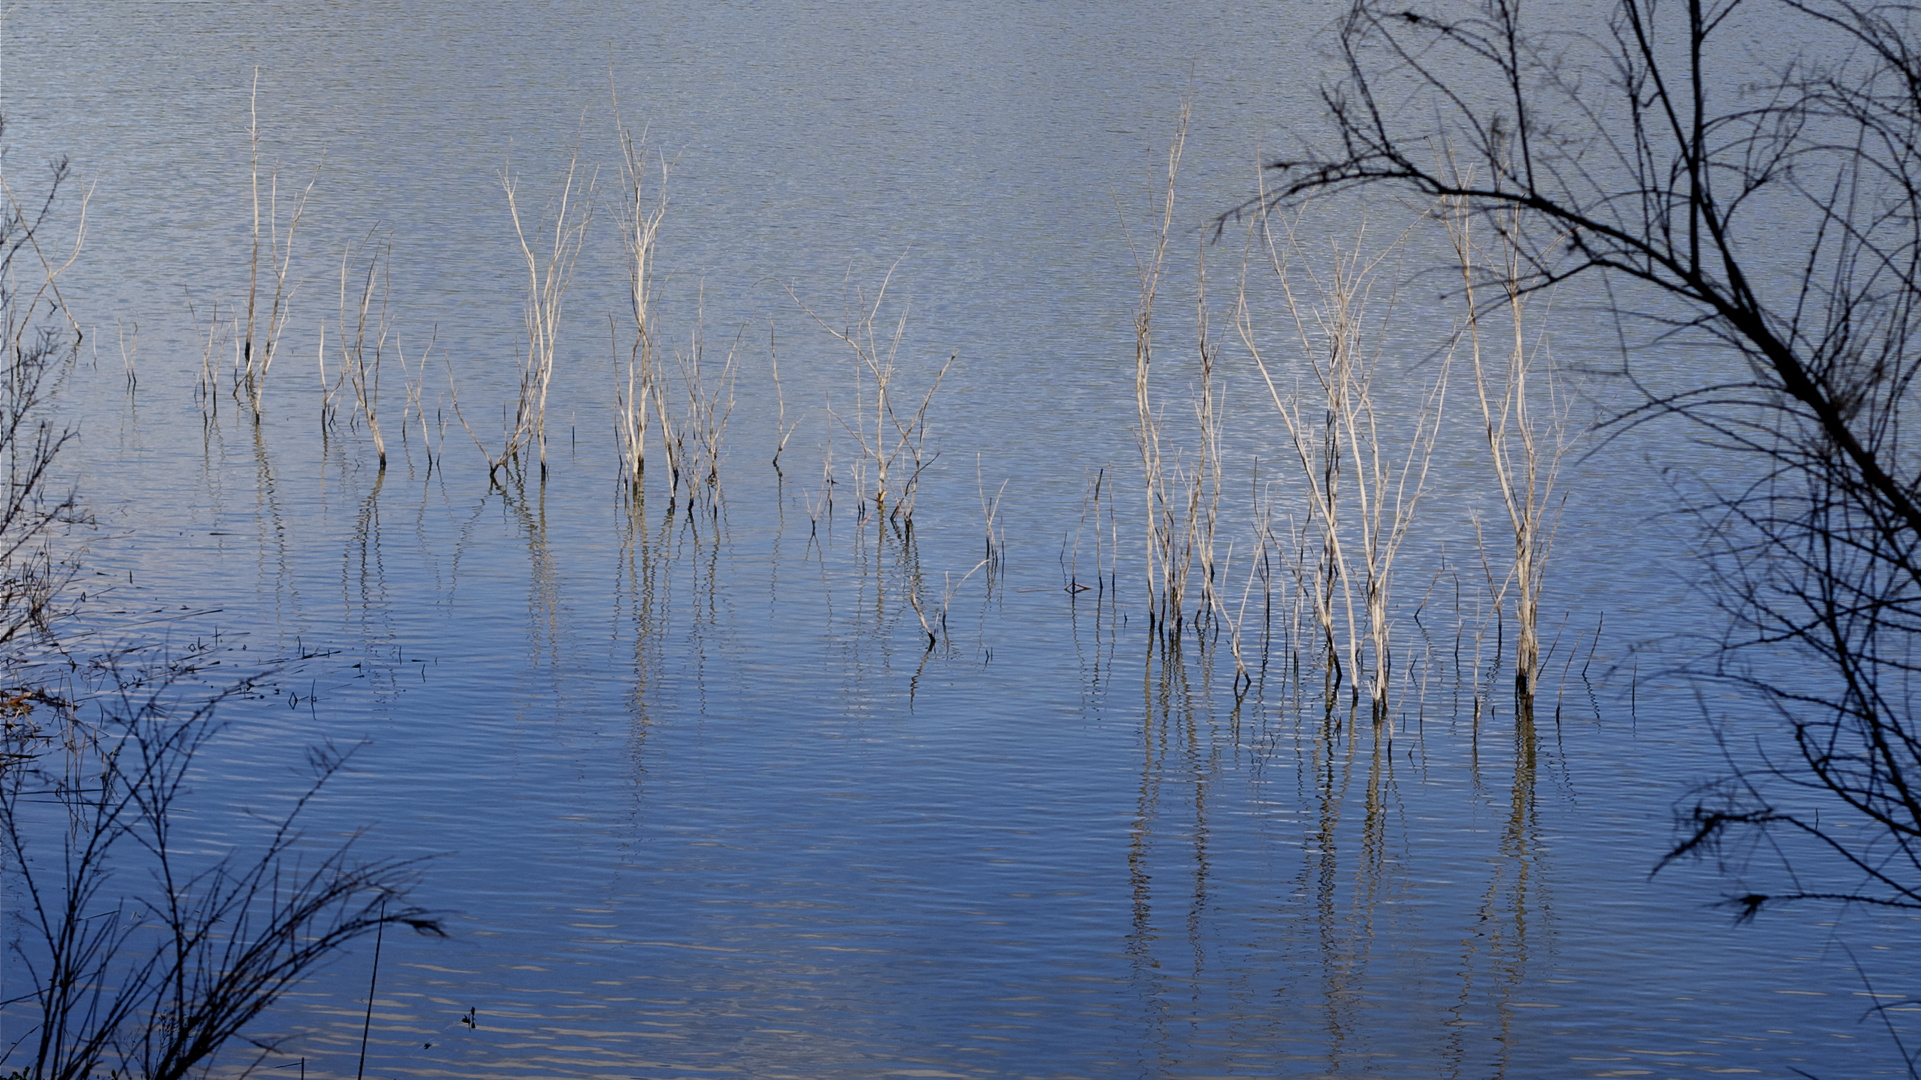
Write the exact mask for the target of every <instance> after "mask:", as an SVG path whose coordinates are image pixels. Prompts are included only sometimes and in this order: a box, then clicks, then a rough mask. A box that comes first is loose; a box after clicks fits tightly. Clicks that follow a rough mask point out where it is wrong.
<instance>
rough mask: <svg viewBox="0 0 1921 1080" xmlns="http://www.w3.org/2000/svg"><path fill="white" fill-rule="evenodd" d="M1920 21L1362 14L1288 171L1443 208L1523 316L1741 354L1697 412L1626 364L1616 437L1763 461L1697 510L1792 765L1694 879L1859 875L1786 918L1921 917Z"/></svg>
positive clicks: (1883, 10) (1341, 36) (1753, 794)
mask: <svg viewBox="0 0 1921 1080" xmlns="http://www.w3.org/2000/svg"><path fill="white" fill-rule="evenodd" d="M1916 14H1917V9H1915V8H1913V7H1910V6H1906V5H1894V4H1887V5H1883V4H1870V3H1866V2H1860V0H1681V2H1672V0H1669V2H1661V0H1600V2H1597V3H1596V4H1595V5H1592V6H1587V7H1581V6H1569V5H1558V6H1555V7H1554V8H1552V9H1546V8H1543V9H1542V16H1541V18H1540V19H1535V18H1533V17H1531V16H1530V15H1529V14H1528V13H1526V12H1524V11H1523V8H1522V5H1521V4H1520V3H1519V0H1461V2H1447V0H1440V2H1436V3H1424V4H1421V5H1419V6H1418V7H1409V6H1407V5H1406V3H1405V0H1397V2H1395V3H1392V4H1388V3H1380V2H1376V0H1358V2H1357V3H1355V4H1354V6H1353V7H1352V8H1351V9H1350V10H1349V12H1348V13H1347V15H1346V16H1345V18H1344V19H1343V20H1342V21H1341V23H1340V24H1339V28H1338V35H1337V37H1338V51H1339V58H1340V63H1341V67H1342V71H1341V74H1340V75H1339V76H1338V77H1337V78H1336V79H1335V80H1334V81H1332V82H1331V83H1330V84H1329V85H1328V86H1327V87H1326V88H1325V89H1324V91H1323V101H1324V103H1325V106H1326V110H1327V113H1328V115H1329V116H1330V117H1331V118H1332V121H1333V128H1334V131H1335V132H1336V134H1337V137H1338V138H1337V143H1336V144H1335V145H1333V146H1331V147H1329V148H1328V149H1327V150H1326V151H1325V152H1309V153H1306V154H1303V155H1300V156H1298V157H1295V158H1291V159H1289V160H1285V161H1277V162H1274V163H1273V164H1272V169H1273V171H1274V172H1275V173H1278V174H1279V179H1278V182H1277V183H1276V184H1274V185H1273V186H1271V187H1270V188H1269V192H1270V195H1269V199H1270V201H1277V202H1286V201H1289V200H1295V199H1299V198H1301V197H1303V196H1306V195H1309V194H1312V193H1319V192H1325V191H1328V190H1330V189H1335V190H1338V189H1347V188H1354V187H1362V186H1374V185H1390V186H1393V187H1397V188H1400V189H1402V190H1404V191H1413V192H1417V193H1419V194H1420V195H1422V196H1426V197H1429V198H1440V199H1447V200H1451V201H1452V202H1453V203H1454V204H1455V205H1459V206H1463V207H1466V208H1467V209H1468V210H1469V211H1470V212H1472V213H1478V214H1479V215H1481V216H1482V217H1483V218H1484V220H1485V221H1486V222H1487V223H1488V224H1489V225H1490V226H1491V227H1492V228H1494V229H1495V230H1497V231H1499V232H1500V233H1501V234H1502V236H1503V238H1504V239H1505V240H1507V241H1509V242H1511V243H1512V244H1513V245H1514V250H1515V251H1516V252H1517V253H1518V261H1517V263H1516V265H1515V266H1513V267H1512V268H1501V269H1502V272H1504V273H1505V272H1507V271H1508V270H1509V269H1512V271H1513V272H1514V275H1515V277H1516V278H1517V279H1518V282H1519V293H1520V294H1521V295H1525V294H1526V293H1530V292H1533V291H1537V290H1540V289H1544V288H1547V287H1550V286H1552V285H1554V284H1556V283H1557V282H1561V281H1565V280H1568V279H1571V278H1592V279H1597V280H1595V281H1594V282H1593V284H1596V285H1604V286H1605V288H1606V289H1607V292H1606V294H1605V295H1607V297H1608V298H1609V300H1610V302H1611V303H1613V304H1614V305H1615V309H1616V311H1617V312H1619V313H1621V314H1622V315H1623V316H1624V317H1627V318H1640V319H1645V320H1647V325H1649V326H1651V327H1653V330H1654V332H1653V333H1652V335H1651V339H1652V340H1651V343H1655V344H1662V345H1681V344H1690V343H1694V344H1698V343H1701V342H1707V343H1711V344H1713V345H1714V346H1716V347H1718V349H1719V355H1722V356H1726V357H1728V358H1729V360H1730V362H1729V363H1727V364H1726V365H1724V366H1723V367H1722V368H1721V369H1720V370H1721V371H1722V372H1723V374H1721V375H1719V376H1710V377H1707V378H1700V379H1698V380H1697V381H1695V382H1694V383H1693V384H1692V385H1684V386H1675V385H1672V384H1671V383H1665V384H1664V383H1663V382H1661V381H1660V380H1659V379H1655V378H1652V377H1645V378H1644V376H1648V375H1650V372H1649V369H1648V368H1646V367H1645V366H1644V365H1641V364H1639V363H1637V362H1636V359H1635V357H1634V356H1633V355H1632V353H1631V351H1630V354H1629V356H1628V357H1627V358H1626V360H1625V362H1624V365H1623V373H1624V374H1625V375H1626V376H1627V377H1628V378H1629V379H1630V380H1632V381H1633V383H1634V385H1636V386H1637V387H1639V388H1640V389H1641V390H1642V391H1643V392H1644V393H1645V395H1646V396H1645V398H1644V399H1643V403H1642V405H1641V407H1640V408H1639V409H1637V410H1634V411H1632V412H1630V413H1629V414H1628V415H1627V416H1625V417H1623V418H1622V419H1624V420H1628V421H1633V420H1638V419H1645V418H1648V417H1652V416H1657V415H1676V414H1678V415H1680V416H1683V417H1685V418H1686V419H1687V420H1689V421H1691V422H1693V423H1696V424H1699V425H1701V427H1702V429H1703V430H1704V432H1705V437H1706V438H1707V439H1708V440H1709V441H1710V442H1712V443H1715V444H1717V445H1720V446H1723V447H1728V448H1733V449H1735V450H1737V451H1744V452H1747V453H1748V454H1750V455H1751V456H1752V460H1753V461H1755V462H1756V463H1757V466H1758V467H1757V469H1756V470H1755V475H1754V476H1753V477H1752V478H1751V482H1748V483H1747V484H1746V485H1745V486H1742V487H1740V488H1737V489H1733V490H1726V489H1723V490H1719V491H1716V492H1714V494H1713V495H1711V496H1710V497H1709V498H1708V499H1706V500H1705V501H1703V502H1700V503H1697V504H1696V505H1695V507H1694V508H1695V509H1696V510H1697V511H1698V512H1700V513H1701V514H1703V515H1704V516H1705V518H1706V521H1707V524H1709V525H1710V526H1711V527H1712V528H1711V530H1710V535H1711V536H1714V537H1718V538H1719V540H1718V544H1719V546H1718V548H1717V550H1716V551H1715V552H1714V558H1713V564H1714V567H1715V570H1716V571H1717V573H1716V580H1717V581H1718V583H1719V586H1720V588H1719V590H1718V593H1717V596H1718V598H1719V599H1720V600H1721V601H1722V602H1723V603H1724V605H1725V606H1726V607H1727V609H1728V610H1729V611H1730V612H1731V613H1732V614H1733V615H1734V616H1735V618H1734V620H1732V622H1733V626H1734V629H1733V630H1732V631H1730V634H1729V636H1728V637H1727V638H1726V640H1725V642H1724V645H1725V648H1723V649H1721V650H1720V651H1719V653H1718V655H1717V658H1716V661H1715V664H1714V669H1713V673H1714V674H1715V675H1718V676H1721V677H1725V678H1728V679H1731V680H1734V681H1736V682H1739V683H1741V684H1742V685H1744V686H1746V687H1748V688H1750V689H1752V690H1754V691H1756V692H1758V694H1759V697H1760V698H1761V700H1762V701H1763V702H1765V705H1766V707H1767V708H1771V709H1773V710H1775V711H1776V712H1777V713H1778V714H1779V716H1780V717H1782V718H1783V719H1784V720H1785V721H1786V723H1787V724H1788V725H1789V728H1790V730H1791V731H1792V734H1793V741H1794V747H1795V750H1794V752H1793V753H1792V754H1791V755H1786V756H1780V755H1777V756H1774V757H1769V756H1766V755H1764V756H1763V757H1762V758H1760V759H1759V764H1757V765H1755V766H1752V767H1748V768H1744V769H1742V770H1741V771H1740V774H1739V775H1737V776H1735V777H1733V778H1732V779H1730V780H1728V781H1727V782H1725V783H1722V784H1719V785H1715V786H1714V787H1712V788H1711V789H1708V790H1707V791H1704V792H1703V793H1702V794H1701V796H1700V797H1699V798H1698V799H1696V800H1691V802H1692V805H1691V806H1689V807H1688V808H1687V809H1686V811H1685V813H1684V817H1685V818H1686V822H1685V825H1686V828H1685V832H1684V835H1683V836H1682V838H1681V840H1680V842H1679V843H1678V845H1677V847H1676V849H1675V851H1674V852H1673V853H1672V854H1673V855H1682V854H1701V853H1708V852H1713V851H1717V850H1720V847H1719V845H1720V844H1721V843H1722V842H1723V841H1724V840H1726V839H1730V838H1733V837H1735V836H1737V835H1740V834H1743V833H1746V834H1747V835H1748V836H1749V837H1750V838H1754V839H1760V838H1767V839H1769V840H1771V841H1773V842H1774V843H1775V844H1782V843H1785V844H1787V847H1786V848H1777V849H1778V850H1790V851H1794V852H1796V854H1795V855H1794V856H1793V858H1794V859H1795V861H1796V862H1797V863H1798V864H1800V865H1797V866H1796V868H1795V869H1797V870H1799V869H1807V867H1806V865H1805V863H1801V860H1802V859H1803V858H1805V857H1806V856H1808V855H1810V854H1812V853H1814V852H1820V853H1823V854H1824V855H1827V856H1833V857H1834V858H1836V859H1838V860H1839V870H1840V873H1839V875H1838V876H1837V875H1824V876H1819V877H1807V876H1799V875H1790V876H1789V878H1788V880H1787V881H1786V882H1785V883H1784V888H1783V890H1782V894H1781V895H1780V896H1777V897H1774V899H1788V898H1802V897H1813V896H1827V897H1836V898H1842V899H1846V900H1851V901H1863V902H1870V903H1875V904H1889V905H1895V906H1900V907H1921V726H1917V721H1916V718H1915V708H1914V706H1915V704H1916V699H1915V694H1916V691H1915V690H1914V689H1912V686H1913V685H1914V676H1915V675H1916V674H1917V665H1921V654H1918V653H1917V650H1916V645H1917V644H1921V550H1918V548H1921V447H1917V445H1916V444H1915V441H1914V436H1913V434H1911V430H1910V429H1912V428H1913V426H1914V425H1913V424H1912V423H1911V422H1907V421H1909V420H1910V413H1911V411H1912V410H1913V408H1914V406H1915V404H1916V403H1915V400H1914V380H1915V375H1916V374H1917V370H1918V367H1921V51H1917V48H1916V35H1915V29H1916V26H1915V22H1916ZM1489 284H1490V285H1498V284H1499V283H1498V282H1494V281H1490V282H1489ZM1488 295H1492V296H1502V295H1503V294H1502V291H1501V290H1500V289H1490V290H1489V291H1488ZM1503 299H1505V297H1503ZM1793 655H1798V656H1799V657H1801V658H1802V659H1803V660H1806V659H1812V660H1814V661H1816V663H1814V664H1806V663H1797V662H1795V661H1793V660H1791V659H1790V657H1791V656H1793ZM1764 656H1765V657H1766V658H1767V659H1766V662H1765V663H1756V662H1755V661H1760V660H1761V659H1762V657H1764ZM1836 803H1839V804H1840V805H1839V806H1838V807H1836V806H1835V805H1834V804H1836ZM1824 806H1825V808H1826V809H1827V810H1828V813H1827V814H1826V815H1818V814H1817V808H1822V807H1824ZM1837 811H1838V812H1837ZM1842 824H1847V825H1855V826H1858V825H1863V824H1865V825H1868V826H1871V827H1869V828H1859V827H1856V828H1846V829H1840V828H1837V827H1836V826H1839V825H1842ZM1796 844H1800V845H1802V846H1800V847H1796ZM1829 865H1830V869H1834V868H1835V867H1834V865H1833V864H1829ZM1768 899H1769V897H1767V896H1764V895H1761V894H1759V893H1756V894H1754V895H1752V896H1749V897H1746V898H1744V900H1743V901H1742V902H1743V903H1744V904H1745V905H1746V910H1748V911H1752V910H1755V909H1756V908H1757V907H1758V906H1759V905H1760V904H1762V903H1765V902H1766V901H1767V900H1768Z"/></svg>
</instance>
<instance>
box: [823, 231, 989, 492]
mask: <svg viewBox="0 0 1921 1080" xmlns="http://www.w3.org/2000/svg"><path fill="white" fill-rule="evenodd" d="M905 257H906V256H904V255H903V256H902V257H901V258H905ZM899 268H900V259H896V260H894V264H893V265H892V266H890V267H888V268H887V274H886V275H885V276H884V277H883V278H882V279H881V283H880V287H879V288H878V289H876V290H875V292H874V295H873V298H872V300H871V301H870V300H869V299H868V297H867V292H866V290H865V289H864V288H862V287H860V286H851V287H850V289H849V293H850V295H849V300H848V305H847V312H846V318H845V321H844V323H843V324H842V325H841V326H839V327H836V326H834V325H833V324H831V323H829V322H827V320H825V319H823V318H822V317H821V316H819V315H818V314H815V312H814V310H813V308H811V307H809V306H808V305H807V304H806V303H805V302H804V301H802V300H801V299H800V297H799V296H798V295H797V294H795V293H794V292H793V291H792V290H791V289H790V290H789V291H788V295H789V296H792V297H793V299H794V302H795V303H796V304H798V305H799V306H800V308H801V310H802V311H803V312H805V313H806V314H807V316H808V317H809V318H811V319H813V320H814V321H815V322H816V323H818V324H820V327H821V328H822V329H823V330H826V331H827V332H828V334H830V335H832V336H833V337H834V338H836V339H837V340H839V341H840V342H841V343H842V344H844V345H846V346H847V347H848V348H849V349H851V350H852V351H853V353H854V358H855V365H854V409H853V420H852V422H849V421H848V420H847V419H846V418H845V417H838V419H840V422H841V425H842V426H843V427H844V428H846V430H847V432H848V434H850V435H852V436H853V437H854V440H855V441H856V442H858V443H859V444H860V448H861V462H860V464H859V465H858V466H856V467H855V470H854V471H855V475H856V477H857V478H859V486H860V488H861V490H862V492H863V498H864V499H871V500H872V503H873V507H874V511H875V513H876V515H877V516H878V517H880V518H882V519H883V520H886V521H890V522H893V523H895V524H897V525H900V526H902V527H904V528H907V529H911V528H912V527H913V520H914V507H915V501H916V497H917V495H918V494H919V491H920V478H921V473H922V472H923V471H924V470H925V469H926V468H927V466H928V465H930V464H932V462H933V456H932V455H931V454H930V453H929V452H928V449H927V413H928V410H929V408H930V407H931V406H932V405H933V401H934V394H935V392H937V391H938V390H939V389H940V385H941V383H942V382H943V381H944V380H945V379H946V378H947V373H948V372H949V371H950V370H951V369H952V368H953V366H954V363H955V361H956V360H958V359H959V356H960V354H959V353H958V352H954V353H950V354H949V355H948V357H947V361H946V362H945V363H943V364H942V365H941V366H940V369H939V370H938V371H936V372H935V373H934V377H933V379H932V380H931V381H930V382H929V383H928V386H927V389H926V391H925V392H924V393H923V394H922V395H921V396H920V401H919V403H918V404H917V405H912V406H911V410H910V407H909V406H908V405H903V404H902V399H903V397H905V399H906V401H907V402H909V403H911V402H913V398H912V397H911V396H909V395H906V394H904V392H903V391H902V389H901V388H900V387H899V385H898V383H899V380H900V377H901V372H902V363H901V356H900V347H901V342H902V340H903V339H904V338H905V336H906V333H907V315H908V308H907V305H904V304H903V305H902V306H901V308H900V312H899V314H898V316H896V317H895V319H894V321H893V326H892V328H891V329H888V328H886V324H885V323H884V322H883V321H882V319H881V312H882V310H883V308H884V306H885V304H886V301H887V292H888V289H889V287H890V286H891V285H892V284H893V280H894V272H895V271H896V270H898V269H899ZM870 395H871V396H870ZM869 468H871V469H872V470H873V472H872V475H873V480H872V482H871V484H870V483H868V482H867V480H866V476H867V470H868V469H869ZM903 474H904V475H903ZM867 492H871V495H868V494H866V493H867ZM863 505H864V504H863Z"/></svg>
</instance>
